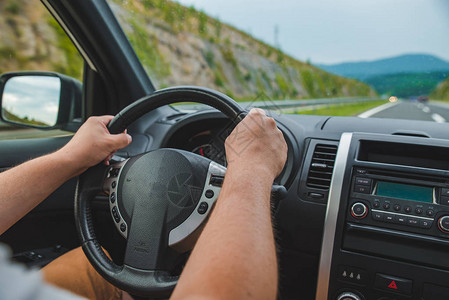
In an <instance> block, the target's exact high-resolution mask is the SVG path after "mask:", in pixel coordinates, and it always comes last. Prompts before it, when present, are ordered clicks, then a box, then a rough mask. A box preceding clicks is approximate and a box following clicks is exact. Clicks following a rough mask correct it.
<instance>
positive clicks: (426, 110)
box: [422, 106, 430, 113]
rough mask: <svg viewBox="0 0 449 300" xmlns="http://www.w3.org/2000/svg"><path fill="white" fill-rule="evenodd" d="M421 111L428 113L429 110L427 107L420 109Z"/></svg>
mask: <svg viewBox="0 0 449 300" xmlns="http://www.w3.org/2000/svg"><path fill="white" fill-rule="evenodd" d="M422 111H423V112H425V113H430V108H429V107H428V106H424V107H423V108H422Z"/></svg>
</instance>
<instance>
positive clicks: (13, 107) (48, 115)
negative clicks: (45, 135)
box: [0, 72, 82, 131]
mask: <svg viewBox="0 0 449 300" xmlns="http://www.w3.org/2000/svg"><path fill="white" fill-rule="evenodd" d="M81 95H82V84H81V82H79V81H78V80H76V79H74V78H71V77H68V76H65V75H62V74H58V73H50V72H14V73H6V74H3V75H1V76H0V107H1V113H0V119H1V120H2V121H4V122H6V123H11V124H15V125H20V126H26V127H33V128H40V129H63V130H68V131H76V130H77V128H78V127H79V126H80V125H81V123H82V120H81V117H82V114H81Z"/></svg>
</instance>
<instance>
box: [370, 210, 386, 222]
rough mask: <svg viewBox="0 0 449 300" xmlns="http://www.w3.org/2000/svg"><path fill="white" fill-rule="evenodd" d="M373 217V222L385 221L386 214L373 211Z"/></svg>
mask: <svg viewBox="0 0 449 300" xmlns="http://www.w3.org/2000/svg"><path fill="white" fill-rule="evenodd" d="M371 216H372V217H373V220H376V221H382V220H383V219H384V214H383V213H381V212H377V211H373V212H372V214H371Z"/></svg>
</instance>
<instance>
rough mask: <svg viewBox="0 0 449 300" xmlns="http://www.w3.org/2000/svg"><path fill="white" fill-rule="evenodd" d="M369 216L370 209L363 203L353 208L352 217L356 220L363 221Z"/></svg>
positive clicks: (356, 204) (354, 205) (355, 204)
mask: <svg viewBox="0 0 449 300" xmlns="http://www.w3.org/2000/svg"><path fill="white" fill-rule="evenodd" d="M367 214H368V208H367V207H366V205H365V204H363V203H361V202H357V203H354V204H353V205H352V207H351V215H352V216H353V217H354V218H356V219H363V218H364V217H366V215H367Z"/></svg>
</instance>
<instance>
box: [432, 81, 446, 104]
mask: <svg viewBox="0 0 449 300" xmlns="http://www.w3.org/2000/svg"><path fill="white" fill-rule="evenodd" d="M430 98H431V99H436V100H449V78H448V79H446V80H445V81H443V82H441V83H440V84H439V85H438V86H437V88H436V89H435V91H433V92H432V94H430Z"/></svg>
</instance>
